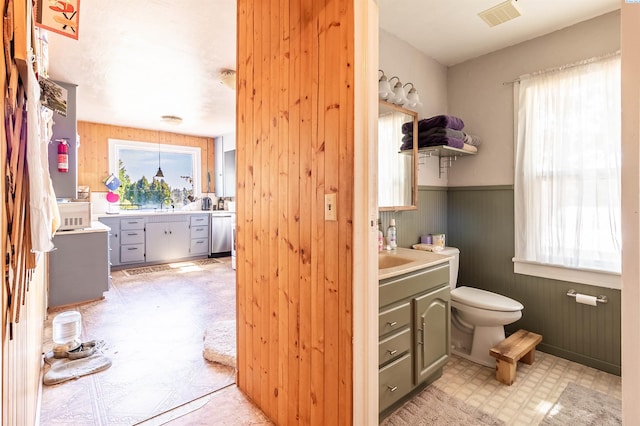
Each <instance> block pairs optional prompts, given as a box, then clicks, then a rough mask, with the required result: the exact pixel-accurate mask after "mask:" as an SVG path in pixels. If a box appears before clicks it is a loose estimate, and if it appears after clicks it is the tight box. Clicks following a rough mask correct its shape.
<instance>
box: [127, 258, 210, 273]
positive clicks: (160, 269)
mask: <svg viewBox="0 0 640 426" xmlns="http://www.w3.org/2000/svg"><path fill="white" fill-rule="evenodd" d="M185 262H189V263H193V264H194V265H210V264H212V263H222V260H220V259H218V258H213V257H212V258H208V259H196V260H188V261H185ZM176 263H182V262H176ZM171 265H172V264H169V263H163V264H161V265H152V266H141V267H139V268H129V269H124V270H123V272H124V273H125V274H126V275H140V274H150V273H152V272H163V271H169V270H171V269H174V268H173V267H172V266H171Z"/></svg>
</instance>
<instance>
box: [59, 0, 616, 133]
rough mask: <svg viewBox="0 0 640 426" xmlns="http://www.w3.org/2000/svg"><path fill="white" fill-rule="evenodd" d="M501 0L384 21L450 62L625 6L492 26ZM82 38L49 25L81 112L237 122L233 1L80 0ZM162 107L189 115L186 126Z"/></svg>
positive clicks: (151, 121) (445, 5) (415, 1)
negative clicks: (223, 75)
mask: <svg viewBox="0 0 640 426" xmlns="http://www.w3.org/2000/svg"><path fill="white" fill-rule="evenodd" d="M499 2H500V0H378V4H379V6H380V26H381V27H382V28H383V29H385V30H386V31H388V32H390V33H392V34H394V35H396V36H397V37H399V38H401V39H403V40H406V41H407V42H409V43H410V44H411V45H413V46H414V47H416V48H418V49H419V50H422V51H423V52H425V53H426V54H427V55H429V56H431V57H432V58H434V59H435V60H437V61H438V62H440V63H442V64H443V65H452V64H456V63H459V62H463V61H465V60H467V59H470V58H473V57H477V56H480V55H483V54H485V53H488V52H491V51H494V50H497V49H501V48H503V47H506V46H509V45H513V44H516V43H519V42H521V41H524V40H527V39H530V38H534V37H537V36H540V35H543V34H546V33H548V32H551V31H555V30H558V29H560V28H564V27H566V26H569V25H572V24H575V23H577V22H580V21H583V20H585V19H589V18H592V17H595V16H598V15H601V14H603V13H606V12H609V11H612V10H615V9H618V8H619V7H620V0H519V1H517V2H516V3H515V5H516V7H517V8H518V9H519V10H520V12H521V13H522V16H520V17H518V18H516V19H514V20H512V21H509V22H507V23H505V24H502V25H499V26H497V27H494V28H489V27H487V26H486V24H485V23H484V22H483V21H482V20H481V19H480V18H479V17H478V16H477V13H478V12H480V11H482V10H484V9H486V8H488V7H491V6H493V5H495V4H497V3H499ZM80 6H81V7H80V26H79V38H78V40H73V39H71V38H67V37H64V36H61V35H58V34H55V33H49V34H48V37H49V58H50V66H49V74H50V77H51V78H53V79H55V80H60V81H65V82H68V83H74V84H77V85H78V108H77V115H78V119H79V120H83V121H93V122H98V123H107V124H114V125H120V126H130V127H137V128H143V129H157V130H167V131H172V132H176V133H184V134H193V135H201V136H218V135H221V134H224V133H229V132H233V131H234V129H235V91H233V90H231V89H229V88H228V87H226V86H224V85H222V84H221V83H220V79H219V73H220V71H221V70H223V69H235V68H236V65H235V63H236V59H235V57H236V43H235V40H236V2H235V1H234V0H185V1H169V0H136V1H131V0H110V1H108V2H102V1H97V0H82V2H81V4H80ZM162 115H177V116H180V117H182V118H183V122H182V123H181V124H179V125H178V126H174V125H170V124H165V123H162V122H161V121H160V117H161V116H162Z"/></svg>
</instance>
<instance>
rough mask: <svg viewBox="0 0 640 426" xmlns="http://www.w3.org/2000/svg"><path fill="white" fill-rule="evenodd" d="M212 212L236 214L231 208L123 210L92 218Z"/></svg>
mask: <svg viewBox="0 0 640 426" xmlns="http://www.w3.org/2000/svg"><path fill="white" fill-rule="evenodd" d="M202 213H204V214H210V215H212V216H223V215H224V216H226V215H229V214H236V212H234V211H229V210H175V211H171V210H164V211H153V210H121V211H120V213H98V214H94V215H93V216H92V219H94V220H98V219H100V218H103V217H129V216H158V215H184V214H202Z"/></svg>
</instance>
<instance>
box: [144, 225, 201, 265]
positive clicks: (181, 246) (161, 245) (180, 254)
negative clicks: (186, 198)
mask: <svg viewBox="0 0 640 426" xmlns="http://www.w3.org/2000/svg"><path fill="white" fill-rule="evenodd" d="M189 225H190V221H189V216H187V215H162V216H155V215H154V216H150V217H148V218H147V226H146V248H147V251H146V259H147V262H168V261H172V260H177V259H184V258H186V257H189V255H190V253H189V252H190V247H191V244H190V243H191V236H190V231H189Z"/></svg>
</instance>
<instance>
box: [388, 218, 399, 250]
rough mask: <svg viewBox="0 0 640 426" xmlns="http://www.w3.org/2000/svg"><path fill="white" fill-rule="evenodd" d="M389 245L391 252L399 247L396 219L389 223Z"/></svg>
mask: <svg viewBox="0 0 640 426" xmlns="http://www.w3.org/2000/svg"><path fill="white" fill-rule="evenodd" d="M387 243H388V244H389V248H390V249H391V250H395V249H396V247H398V242H397V230H396V220H395V219H391V220H390V221H389V228H388V229H387Z"/></svg>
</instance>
